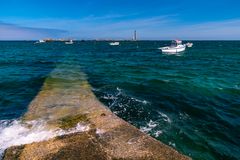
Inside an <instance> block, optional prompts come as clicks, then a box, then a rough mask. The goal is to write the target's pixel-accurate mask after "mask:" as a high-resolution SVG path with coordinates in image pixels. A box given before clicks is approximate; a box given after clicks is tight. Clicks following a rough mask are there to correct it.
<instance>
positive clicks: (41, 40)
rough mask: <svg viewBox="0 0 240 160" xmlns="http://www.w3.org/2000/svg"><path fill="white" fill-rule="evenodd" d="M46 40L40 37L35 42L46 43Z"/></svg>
mask: <svg viewBox="0 0 240 160" xmlns="http://www.w3.org/2000/svg"><path fill="white" fill-rule="evenodd" d="M45 42H46V41H45V40H43V39H40V40H38V41H37V42H35V43H45Z"/></svg>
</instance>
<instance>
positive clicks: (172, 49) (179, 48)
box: [159, 40, 186, 53]
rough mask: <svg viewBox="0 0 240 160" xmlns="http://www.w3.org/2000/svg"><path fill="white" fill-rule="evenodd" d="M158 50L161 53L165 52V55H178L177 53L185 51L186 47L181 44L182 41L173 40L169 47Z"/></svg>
mask: <svg viewBox="0 0 240 160" xmlns="http://www.w3.org/2000/svg"><path fill="white" fill-rule="evenodd" d="M159 49H161V50H162V52H165V53H178V52H183V51H185V49H186V45H185V44H182V41H180V40H174V41H172V43H171V45H170V46H167V47H161V48H159Z"/></svg>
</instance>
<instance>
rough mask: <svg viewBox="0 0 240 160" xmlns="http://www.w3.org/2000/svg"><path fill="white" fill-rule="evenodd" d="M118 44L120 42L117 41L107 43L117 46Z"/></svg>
mask: <svg viewBox="0 0 240 160" xmlns="http://www.w3.org/2000/svg"><path fill="white" fill-rule="evenodd" d="M119 44H120V43H119V42H111V43H109V45H110V46H119Z"/></svg>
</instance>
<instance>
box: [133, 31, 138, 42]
mask: <svg viewBox="0 0 240 160" xmlns="http://www.w3.org/2000/svg"><path fill="white" fill-rule="evenodd" d="M133 40H134V41H137V31H136V30H135V31H134V35H133Z"/></svg>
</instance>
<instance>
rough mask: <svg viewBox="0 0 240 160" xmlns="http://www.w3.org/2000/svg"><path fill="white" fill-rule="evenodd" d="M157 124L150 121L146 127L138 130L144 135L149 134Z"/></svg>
mask: <svg viewBox="0 0 240 160" xmlns="http://www.w3.org/2000/svg"><path fill="white" fill-rule="evenodd" d="M157 125H158V123H157V122H154V121H152V120H150V121H149V122H148V123H147V125H146V126H144V127H140V130H141V131H142V132H144V133H149V132H150V131H151V130H152V129H154V128H155V127H157Z"/></svg>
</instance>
